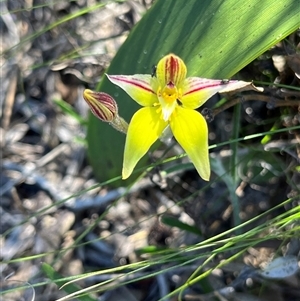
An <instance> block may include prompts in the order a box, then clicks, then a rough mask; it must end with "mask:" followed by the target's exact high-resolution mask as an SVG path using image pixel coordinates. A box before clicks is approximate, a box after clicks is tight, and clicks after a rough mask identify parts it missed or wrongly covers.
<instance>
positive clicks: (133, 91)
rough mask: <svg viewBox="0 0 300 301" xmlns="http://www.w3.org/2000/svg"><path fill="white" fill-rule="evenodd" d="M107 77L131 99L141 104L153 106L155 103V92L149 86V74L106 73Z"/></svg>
mask: <svg viewBox="0 0 300 301" xmlns="http://www.w3.org/2000/svg"><path fill="white" fill-rule="evenodd" d="M106 76H107V77H108V79H109V80H110V81H111V82H112V83H113V84H115V85H117V86H119V87H120V88H121V89H123V90H124V91H125V92H126V93H127V94H128V95H129V96H130V97H131V98H132V99H133V100H135V101H136V102H137V103H138V104H139V105H141V106H153V105H154V103H157V96H156V93H155V92H154V91H153V89H152V87H151V82H152V80H151V75H148V74H135V75H108V74H106Z"/></svg>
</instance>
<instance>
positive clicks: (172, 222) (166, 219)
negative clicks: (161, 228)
mask: <svg viewBox="0 0 300 301" xmlns="http://www.w3.org/2000/svg"><path fill="white" fill-rule="evenodd" d="M161 221H162V222H163V223H164V224H165V225H168V226H171V227H176V228H179V229H181V230H183V231H187V232H190V233H194V234H196V235H200V236H201V235H202V233H201V231H200V230H199V229H198V228H196V227H194V226H190V225H188V224H186V223H183V222H181V221H180V220H178V219H177V218H175V217H171V216H163V217H162V218H161Z"/></svg>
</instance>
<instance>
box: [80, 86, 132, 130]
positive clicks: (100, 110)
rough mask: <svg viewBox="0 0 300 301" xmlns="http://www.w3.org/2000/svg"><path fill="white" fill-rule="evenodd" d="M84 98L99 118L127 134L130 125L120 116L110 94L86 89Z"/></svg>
mask: <svg viewBox="0 0 300 301" xmlns="http://www.w3.org/2000/svg"><path fill="white" fill-rule="evenodd" d="M83 98H84V100H85V101H86V103H87V104H88V105H89V107H90V109H91V111H92V113H93V114H94V115H95V116H96V117H97V118H99V119H100V120H101V121H105V122H109V123H110V125H111V126H112V127H114V128H115V129H116V130H118V131H120V132H122V133H124V134H126V133H127V129H128V123H127V122H126V121H125V120H124V119H123V118H122V117H120V116H119V114H118V105H117V103H116V101H115V100H114V99H113V98H112V97H111V96H110V95H109V94H107V93H104V92H95V91H92V90H89V89H86V90H84V91H83Z"/></svg>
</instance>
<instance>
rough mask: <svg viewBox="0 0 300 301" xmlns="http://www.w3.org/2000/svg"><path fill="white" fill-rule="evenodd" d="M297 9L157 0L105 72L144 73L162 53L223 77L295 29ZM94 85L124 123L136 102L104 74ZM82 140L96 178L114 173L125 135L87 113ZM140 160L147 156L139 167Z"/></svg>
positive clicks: (193, 70) (269, 2)
mask: <svg viewBox="0 0 300 301" xmlns="http://www.w3.org/2000/svg"><path fill="white" fill-rule="evenodd" d="M299 13H300V2H299V0H296V1H295V0H285V1H274V0H264V1H261V0H226V1H220V0H202V1H200V0H189V1H185V0H177V1H165V0H158V1H156V2H155V3H154V4H153V6H152V7H151V9H150V10H149V11H148V12H147V13H146V14H145V15H144V17H143V18H142V19H141V21H140V22H139V23H138V24H137V26H135V28H134V29H133V30H132V31H131V33H130V35H129V36H128V38H127V40H126V41H125V43H124V44H123V45H122V47H121V48H120V49H119V51H118V53H117V54H116V56H115V58H114V59H113V61H112V63H111V65H110V67H109V69H108V70H107V73H108V74H135V73H148V74H150V73H151V68H152V66H153V65H154V64H156V63H157V62H158V61H159V59H160V58H161V57H162V56H164V55H166V54H168V53H170V52H174V53H175V54H177V55H179V56H180V57H181V58H182V59H184V61H185V63H186V65H187V68H188V76H196V75H197V76H199V77H208V78H221V79H222V78H229V77H231V76H233V75H234V74H236V73H237V72H238V71H239V70H241V69H242V68H243V67H244V66H246V65H247V64H248V63H250V62H251V61H252V60H254V59H255V58H256V57H258V56H259V55H260V54H262V53H263V52H264V51H266V50H267V49H269V48H270V47H271V46H273V45H275V44H276V43H278V42H279V41H280V40H282V39H283V38H284V37H286V36H287V35H288V34H290V33H291V32H293V31H294V30H296V29H297V28H298V27H299V26H300V19H299ZM99 89H100V90H101V91H104V92H107V93H109V94H110V95H112V96H113V97H114V98H115V99H116V101H117V102H118V105H119V112H120V115H121V116H122V117H124V118H125V119H126V120H127V121H129V120H130V118H131V116H132V115H133V113H134V112H135V111H136V110H137V109H138V105H137V104H136V103H135V102H134V101H133V100H132V99H130V98H129V97H128V96H127V95H126V94H125V93H124V92H123V91H121V90H120V89H118V88H117V87H115V86H113V85H112V84H111V83H109V82H108V80H107V79H106V78H104V79H103V81H102V82H101V84H100V85H99ZM87 138H88V144H89V158H90V162H91V164H92V166H93V168H94V172H95V175H96V176H97V178H98V180H100V181H105V180H107V179H109V178H112V177H116V176H118V175H120V174H121V169H122V160H123V150H124V143H125V136H124V135H122V134H121V133H118V132H116V131H115V130H114V129H112V128H111V127H109V125H108V124H104V123H101V122H100V121H98V120H97V119H96V118H95V117H94V116H91V117H90V119H89V127H88V137H87ZM146 161H147V156H145V158H143V160H142V162H141V163H140V166H141V165H142V166H143V165H145V164H146ZM136 176H137V174H136ZM134 177H135V175H133V176H131V177H130V179H129V181H132V180H133V179H134ZM118 184H119V183H118ZM123 184H125V183H124V182H123Z"/></svg>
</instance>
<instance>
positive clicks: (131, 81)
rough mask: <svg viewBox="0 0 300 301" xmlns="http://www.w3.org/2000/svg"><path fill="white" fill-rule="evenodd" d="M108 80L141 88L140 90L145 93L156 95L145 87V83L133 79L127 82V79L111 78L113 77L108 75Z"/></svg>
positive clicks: (120, 77) (121, 77)
mask: <svg viewBox="0 0 300 301" xmlns="http://www.w3.org/2000/svg"><path fill="white" fill-rule="evenodd" d="M109 78H110V79H112V80H115V81H117V82H123V83H126V84H130V85H133V86H136V87H138V88H141V89H143V90H145V91H148V92H151V93H153V94H156V93H155V92H154V91H153V90H152V89H151V88H149V87H146V86H145V83H144V82H143V81H139V80H138V79H135V80H134V81H133V80H129V79H128V78H126V77H123V76H113V75H109ZM147 85H148V84H147Z"/></svg>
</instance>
